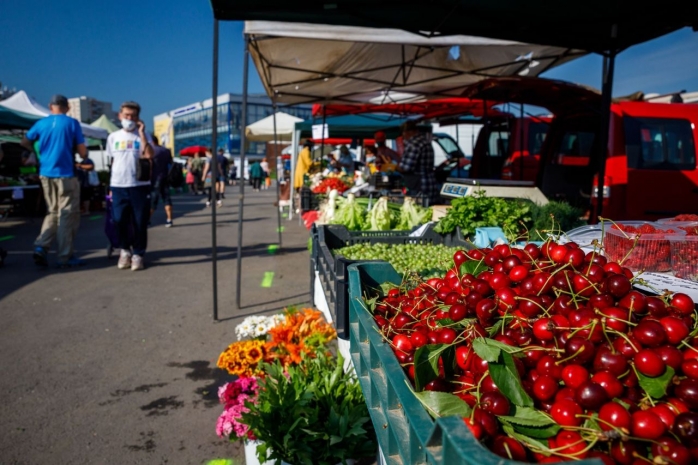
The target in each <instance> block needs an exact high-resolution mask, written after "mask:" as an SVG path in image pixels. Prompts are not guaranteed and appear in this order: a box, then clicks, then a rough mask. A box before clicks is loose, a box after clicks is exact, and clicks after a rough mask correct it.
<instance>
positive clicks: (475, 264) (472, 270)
mask: <svg viewBox="0 0 698 465" xmlns="http://www.w3.org/2000/svg"><path fill="white" fill-rule="evenodd" d="M483 271H487V265H485V264H484V263H483V262H482V260H467V261H465V262H463V263H462V264H461V266H460V275H461V276H463V275H464V274H465V273H469V274H471V275H473V276H476V277H477V276H478V275H479V274H480V273H482V272H483Z"/></svg>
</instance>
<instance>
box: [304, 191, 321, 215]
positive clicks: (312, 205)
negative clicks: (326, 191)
mask: <svg viewBox="0 0 698 465" xmlns="http://www.w3.org/2000/svg"><path fill="white" fill-rule="evenodd" d="M300 195H301V211H304V212H307V211H310V210H317V209H318V208H319V207H320V201H321V200H322V196H321V195H320V194H314V193H313V191H312V190H310V188H309V187H301V192H300Z"/></svg>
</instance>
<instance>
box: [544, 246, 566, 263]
mask: <svg viewBox="0 0 698 465" xmlns="http://www.w3.org/2000/svg"><path fill="white" fill-rule="evenodd" d="M548 255H549V257H550V259H551V260H552V261H554V262H555V263H565V257H567V247H565V246H564V245H563V244H558V245H553V246H551V247H549V248H548Z"/></svg>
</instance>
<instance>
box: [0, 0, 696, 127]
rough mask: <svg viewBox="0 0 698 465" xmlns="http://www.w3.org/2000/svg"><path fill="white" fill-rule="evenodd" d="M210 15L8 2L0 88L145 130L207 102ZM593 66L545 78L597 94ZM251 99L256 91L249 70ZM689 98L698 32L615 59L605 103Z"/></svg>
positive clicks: (232, 27) (596, 62) (223, 70)
mask: <svg viewBox="0 0 698 465" xmlns="http://www.w3.org/2000/svg"><path fill="white" fill-rule="evenodd" d="M211 26H212V13H211V7H210V4H209V3H208V2H207V1H206V0H188V1H185V0H171V1H167V2H165V1H155V0H141V1H139V2H137V3H123V2H100V1H94V0H90V1H87V0H71V1H69V2H57V1H52V0H15V1H11V2H10V1H6V2H3V6H2V14H0V43H1V44H2V46H0V82H2V84H3V86H4V85H7V86H9V87H11V88H12V87H16V88H18V89H24V90H25V91H27V93H29V95H31V96H32V97H34V98H36V99H37V100H38V101H39V102H41V103H43V104H46V103H47V102H48V100H49V98H50V97H51V95H52V94H54V93H63V94H65V95H66V96H68V97H76V96H80V95H87V96H91V97H95V98H97V99H100V100H106V101H111V102H112V103H113V104H114V106H115V107H117V106H118V104H119V103H120V102H122V101H123V100H130V99H132V100H136V101H138V102H140V103H141V106H142V107H143V116H144V119H145V121H146V122H147V123H148V124H149V125H152V116H153V115H155V114H157V113H161V112H164V111H167V110H171V109H174V108H177V107H179V106H182V105H186V104H189V103H191V102H195V101H201V100H204V99H206V98H209V97H210V95H211V56H212V27H211ZM220 33H221V48H220V57H221V60H220V84H219V90H220V93H223V92H233V93H237V92H240V91H241V90H242V24H241V23H232V22H228V23H221V31H220ZM600 74H601V58H599V57H598V56H589V57H585V58H582V59H579V60H577V61H574V62H572V63H569V64H566V65H564V66H562V67H560V68H556V69H554V70H551V71H550V72H548V73H547V74H546V76H547V77H551V78H557V79H564V80H568V81H572V82H577V83H581V84H586V85H590V86H593V87H597V88H598V87H600V82H601V78H600ZM250 76H251V79H250V91H251V92H262V86H261V83H260V81H259V78H258V77H257V73H256V72H255V71H254V68H253V67H251V73H250ZM682 89H687V90H689V91H691V90H698V33H693V32H692V31H691V30H689V29H684V30H681V31H677V32H675V33H673V34H670V35H668V36H665V37H662V38H659V39H656V40H654V41H652V42H649V43H646V44H641V45H638V46H635V47H632V48H630V49H628V50H626V51H624V52H623V53H622V54H621V55H620V56H619V57H618V60H617V68H616V80H615V86H614V95H625V94H629V93H632V92H634V91H637V90H642V91H645V92H659V93H666V92H673V91H678V90H682Z"/></svg>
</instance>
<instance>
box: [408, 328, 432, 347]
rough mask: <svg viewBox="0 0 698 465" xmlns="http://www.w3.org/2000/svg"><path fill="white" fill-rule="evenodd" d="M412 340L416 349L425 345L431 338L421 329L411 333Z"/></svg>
mask: <svg viewBox="0 0 698 465" xmlns="http://www.w3.org/2000/svg"><path fill="white" fill-rule="evenodd" d="M410 342H411V343H412V346H413V347H414V348H415V349H418V348H420V347H422V346H424V345H427V343H428V342H429V339H428V337H427V336H426V334H425V333H423V332H421V331H413V332H412V334H410Z"/></svg>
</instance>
